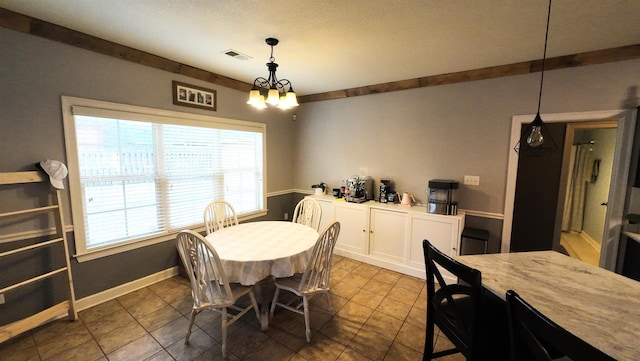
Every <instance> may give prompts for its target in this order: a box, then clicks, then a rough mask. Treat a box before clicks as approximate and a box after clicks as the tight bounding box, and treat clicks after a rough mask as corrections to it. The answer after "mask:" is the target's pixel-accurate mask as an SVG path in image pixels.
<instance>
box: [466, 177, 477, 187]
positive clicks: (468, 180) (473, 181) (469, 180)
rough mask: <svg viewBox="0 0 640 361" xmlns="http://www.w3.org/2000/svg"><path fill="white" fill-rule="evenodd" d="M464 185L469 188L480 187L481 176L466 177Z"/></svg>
mask: <svg viewBox="0 0 640 361" xmlns="http://www.w3.org/2000/svg"><path fill="white" fill-rule="evenodd" d="M464 184H465V185H468V186H479V185H480V176H477V175H466V176H464Z"/></svg>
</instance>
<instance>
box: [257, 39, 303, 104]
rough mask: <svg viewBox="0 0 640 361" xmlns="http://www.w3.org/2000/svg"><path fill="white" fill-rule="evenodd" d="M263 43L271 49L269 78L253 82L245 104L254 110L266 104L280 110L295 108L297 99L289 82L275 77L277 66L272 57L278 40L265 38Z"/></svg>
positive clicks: (268, 65) (268, 67)
mask: <svg viewBox="0 0 640 361" xmlns="http://www.w3.org/2000/svg"><path fill="white" fill-rule="evenodd" d="M265 42H266V43H267V45H269V46H270V47H271V57H270V58H269V62H268V63H267V69H269V77H268V78H266V79H265V78H262V77H258V78H256V79H255V80H254V81H253V88H251V90H250V91H249V100H248V101H247V104H250V105H252V106H254V107H256V108H266V107H267V104H268V105H273V106H277V107H278V108H280V109H289V108H291V107H297V106H298V99H297V97H296V93H295V92H294V91H293V86H292V85H291V82H290V81H289V80H287V79H282V80H278V78H277V77H276V69H277V68H278V64H277V63H276V62H275V60H276V59H275V58H274V57H273V47H274V46H276V45H278V39H275V38H267V39H265Z"/></svg>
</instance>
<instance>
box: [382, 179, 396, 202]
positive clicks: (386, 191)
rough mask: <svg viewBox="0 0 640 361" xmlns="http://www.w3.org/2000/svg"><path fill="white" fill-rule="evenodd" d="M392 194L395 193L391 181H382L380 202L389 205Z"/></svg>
mask: <svg viewBox="0 0 640 361" xmlns="http://www.w3.org/2000/svg"><path fill="white" fill-rule="evenodd" d="M391 193H393V191H392V190H391V181H390V180H388V179H381V180H380V196H379V197H378V201H379V202H380V203H387V202H388V201H389V199H388V197H389V195H391ZM391 202H393V201H391Z"/></svg>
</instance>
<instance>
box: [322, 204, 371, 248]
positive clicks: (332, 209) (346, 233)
mask: <svg viewBox="0 0 640 361" xmlns="http://www.w3.org/2000/svg"><path fill="white" fill-rule="evenodd" d="M316 200H318V203H320V208H321V209H322V217H321V218H320V232H322V231H323V230H324V229H325V228H326V227H327V226H328V225H329V224H331V223H332V222H334V221H338V222H340V235H339V236H338V242H337V243H336V249H337V250H344V251H347V252H354V253H357V254H366V253H367V252H368V239H369V216H368V214H367V213H368V208H366V207H362V206H361V205H359V204H355V203H345V202H334V201H324V200H320V199H317V198H316Z"/></svg>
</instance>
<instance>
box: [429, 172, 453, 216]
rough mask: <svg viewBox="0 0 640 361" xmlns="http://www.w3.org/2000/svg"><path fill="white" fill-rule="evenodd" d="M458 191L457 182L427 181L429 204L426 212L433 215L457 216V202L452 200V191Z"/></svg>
mask: <svg viewBox="0 0 640 361" xmlns="http://www.w3.org/2000/svg"><path fill="white" fill-rule="evenodd" d="M454 189H458V182H456V181H453V180H447V179H432V180H430V181H429V188H428V189H427V193H428V194H429V203H428V206H427V212H429V213H435V214H446V215H452V214H458V202H456V201H455V200H454V197H453V191H454Z"/></svg>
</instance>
